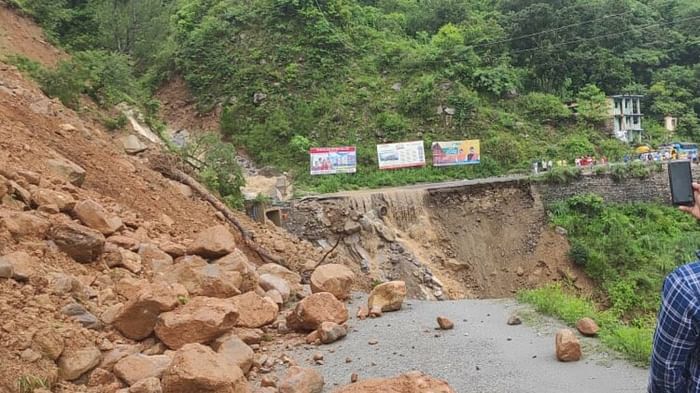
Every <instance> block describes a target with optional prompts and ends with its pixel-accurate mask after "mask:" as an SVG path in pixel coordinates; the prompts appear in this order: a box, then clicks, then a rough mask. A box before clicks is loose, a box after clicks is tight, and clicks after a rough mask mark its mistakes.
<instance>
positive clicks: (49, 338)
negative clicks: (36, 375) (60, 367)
mask: <svg viewBox="0 0 700 393" xmlns="http://www.w3.org/2000/svg"><path fill="white" fill-rule="evenodd" d="M32 348H33V349H34V350H36V351H37V352H39V353H41V354H43V355H44V356H46V357H47V358H49V359H51V360H56V359H58V357H59V356H61V354H62V353H63V349H64V348H65V343H64V341H63V337H62V336H61V335H60V334H59V333H57V332H56V330H55V329H52V328H50V327H46V328H43V329H40V330H37V332H36V333H34V338H33V339H32Z"/></svg>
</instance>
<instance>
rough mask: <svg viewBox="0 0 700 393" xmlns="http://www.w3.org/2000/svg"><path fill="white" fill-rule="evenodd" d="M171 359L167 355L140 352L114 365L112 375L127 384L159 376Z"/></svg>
mask: <svg viewBox="0 0 700 393" xmlns="http://www.w3.org/2000/svg"><path fill="white" fill-rule="evenodd" d="M170 362H171V359H170V357H169V356H167V355H152V356H148V355H144V354H141V353H138V354H134V355H129V356H127V357H125V358H123V359H121V360H119V361H118V362H117V364H115V365H114V369H113V371H114V375H116V376H117V377H119V378H120V379H121V380H122V381H124V382H126V384H127V385H130V386H131V385H133V384H135V383H136V382H138V381H141V380H143V379H146V378H152V377H156V378H160V377H161V376H162V375H163V373H164V372H165V370H166V369H167V368H168V366H170Z"/></svg>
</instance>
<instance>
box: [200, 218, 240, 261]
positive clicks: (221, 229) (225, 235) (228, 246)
mask: <svg viewBox="0 0 700 393" xmlns="http://www.w3.org/2000/svg"><path fill="white" fill-rule="evenodd" d="M235 250H236V238H235V237H234V236H233V234H231V231H229V229H228V227H226V226H225V225H217V226H213V227H211V228H208V229H205V230H203V231H202V232H200V233H199V234H197V237H196V238H195V239H194V241H193V242H192V244H191V245H190V246H189V248H188V252H189V253H190V254H195V255H199V256H202V257H204V258H218V257H222V256H224V255H226V254H230V253H232V252H233V251H235Z"/></svg>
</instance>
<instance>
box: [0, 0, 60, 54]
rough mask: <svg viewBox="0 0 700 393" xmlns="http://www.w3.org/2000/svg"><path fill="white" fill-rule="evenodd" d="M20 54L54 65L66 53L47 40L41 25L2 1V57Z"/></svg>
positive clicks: (0, 26) (0, 44)
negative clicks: (19, 13)
mask: <svg viewBox="0 0 700 393" xmlns="http://www.w3.org/2000/svg"><path fill="white" fill-rule="evenodd" d="M12 54H19V55H22V56H26V57H28V58H29V59H31V60H34V61H37V62H39V63H41V64H42V65H44V66H53V65H55V64H56V63H57V62H58V61H59V60H60V59H62V58H65V57H66V54H65V53H64V52H63V51H61V50H59V49H57V48H56V47H54V46H52V45H51V44H49V43H48V42H47V41H46V38H45V37H44V33H43V31H42V30H41V28H40V27H38V26H37V25H35V24H34V23H32V22H31V21H29V20H27V18H24V17H22V16H20V15H18V14H17V13H16V12H15V11H14V10H12V9H10V8H8V7H7V6H6V5H5V4H4V3H3V2H2V1H0V58H2V56H4V55H12Z"/></svg>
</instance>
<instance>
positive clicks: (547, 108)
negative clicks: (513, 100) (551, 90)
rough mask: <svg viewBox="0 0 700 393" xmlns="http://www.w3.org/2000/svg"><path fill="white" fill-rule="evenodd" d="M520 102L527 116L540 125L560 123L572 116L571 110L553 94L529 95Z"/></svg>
mask: <svg viewBox="0 0 700 393" xmlns="http://www.w3.org/2000/svg"><path fill="white" fill-rule="evenodd" d="M518 102H519V104H520V106H521V107H522V109H523V111H524V112H525V114H526V115H528V116H529V117H530V118H532V119H534V120H536V121H538V122H540V123H550V122H554V123H558V122H561V121H563V120H566V119H568V118H569V117H570V116H571V111H570V110H569V108H567V107H566V106H565V105H564V104H563V103H562V102H561V100H560V99H559V98H558V97H557V96H554V95H551V94H545V93H529V94H527V95H525V96H524V97H522V98H520V99H519V100H518Z"/></svg>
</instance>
